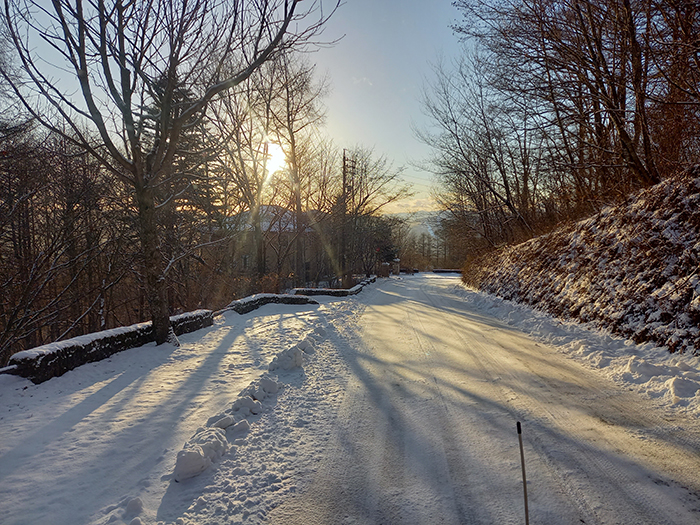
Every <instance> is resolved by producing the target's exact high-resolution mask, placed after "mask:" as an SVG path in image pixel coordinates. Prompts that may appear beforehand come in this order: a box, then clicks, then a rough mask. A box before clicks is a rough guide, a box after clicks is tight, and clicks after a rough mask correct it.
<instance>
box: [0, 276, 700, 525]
mask: <svg viewBox="0 0 700 525" xmlns="http://www.w3.org/2000/svg"><path fill="white" fill-rule="evenodd" d="M406 283H410V284H411V285H412V286H414V287H416V289H418V288H419V287H421V288H423V289H429V290H430V293H432V294H444V295H445V296H446V297H448V298H449V300H450V301H454V300H457V301H459V302H460V303H461V304H464V305H465V308H468V309H469V311H470V312H476V313H479V314H480V315H484V316H492V317H493V318H496V319H499V320H500V321H501V322H505V323H506V324H507V325H510V326H511V327H514V328H516V329H518V330H521V331H523V332H525V333H527V334H530V335H531V336H532V337H534V338H535V340H538V341H540V342H542V343H547V345H549V346H551V347H553V348H554V349H555V350H557V351H559V352H560V353H561V354H565V355H566V356H569V357H571V358H573V359H574V360H576V361H578V362H582V363H584V364H585V365H586V367H587V368H589V369H592V370H594V371H595V373H597V374H599V375H600V376H601V378H602V379H604V378H605V377H607V378H610V379H612V380H614V381H615V382H617V383H618V384H619V385H621V386H624V387H626V389H633V390H636V391H637V392H639V399H640V401H641V400H644V402H645V403H650V400H649V397H651V398H652V401H653V404H655V405H657V407H658V410H659V413H662V414H665V415H666V416H668V417H669V418H675V419H674V420H675V421H677V423H674V424H675V425H677V426H678V427H679V428H680V427H682V426H683V425H685V424H690V423H688V422H691V423H693V424H695V423H696V422H697V416H698V414H699V413H700V397H699V396H700V393H699V392H698V384H699V383H700V375H698V370H699V368H700V367H699V363H698V358H686V357H683V356H680V357H679V356H672V355H665V354H663V353H662V352H659V351H658V349H656V350H655V349H654V348H653V347H651V346H650V345H646V346H637V345H632V344H629V343H626V342H625V341H624V340H622V339H618V338H614V337H610V336H608V335H606V334H604V333H602V332H600V331H597V330H590V331H589V330H586V329H585V328H583V327H581V326H578V325H574V324H565V323H561V322H558V321H556V320H554V319H552V318H551V317H548V316H546V315H544V314H542V313H538V312H535V311H533V310H532V309H529V308H526V307H523V306H519V305H514V304H512V303H509V302H506V301H502V300H500V299H497V298H493V297H491V296H486V295H484V294H480V293H476V292H472V291H470V290H467V289H465V288H464V287H462V286H461V284H460V282H459V279H458V278H457V277H450V276H434V275H425V276H413V277H406V278H403V279H401V280H396V279H392V280H389V281H386V280H385V281H379V282H377V284H375V285H371V286H369V287H368V288H366V289H365V290H363V291H362V292H361V293H360V295H358V296H355V297H349V298H342V299H339V298H319V302H320V303H321V304H320V305H303V306H289V305H267V306H264V307H262V308H261V309H259V310H256V311H254V312H252V313H249V314H246V315H238V314H235V313H233V312H229V313H227V314H225V315H224V316H221V317H218V318H217V319H216V321H215V325H214V326H213V327H211V328H208V329H204V330H200V331H198V332H194V333H191V334H187V335H183V336H181V337H180V342H181V345H182V346H181V347H179V348H175V347H172V346H168V345H162V346H160V347H156V346H153V345H147V346H144V347H141V348H136V349H132V350H128V351H125V352H121V353H119V354H115V355H114V356H112V357H111V358H110V359H108V360H105V361H102V362H99V363H92V364H88V365H84V366H82V367H80V368H78V369H76V370H73V371H71V372H69V373H67V374H65V375H64V376H61V377H58V378H54V379H51V380H50V381H47V382H46V383H43V384H40V385H34V384H32V383H31V382H29V381H27V380H24V379H20V378H17V377H13V376H0V516H2V518H1V519H0V521H1V522H2V523H3V524H6V525H10V524H12V525H18V524H28V523H32V524H33V523H51V524H56V525H63V524H65V525H69V524H70V525H73V524H78V523H87V524H107V523H114V524H117V525H120V524H124V523H126V524H131V525H139V524H143V525H145V524H155V523H163V524H171V523H175V524H187V525H190V524H192V525H193V524H198V525H203V524H214V523H222V524H223V523H227V524H228V523H262V522H265V521H267V520H271V521H272V522H279V521H275V513H274V510H275V508H276V507H280V508H282V509H284V508H285V506H284V504H285V502H289V501H292V500H294V499H295V498H297V496H301V495H302V494H304V493H306V491H307V490H312V492H313V487H311V488H310V485H309V484H311V483H312V480H313V479H315V478H318V470H319V468H320V467H319V463H318V462H319V461H320V460H321V458H322V456H323V455H324V450H325V449H326V447H327V446H328V443H329V442H330V441H331V440H332V438H333V436H335V438H334V439H337V432H336V430H337V428H338V426H339V423H340V422H339V420H338V418H339V417H342V414H344V412H342V411H340V410H339V407H340V405H341V404H342V403H343V400H344V398H346V397H347V395H348V389H349V388H353V385H354V384H355V383H354V379H353V374H357V370H355V369H354V368H353V366H351V365H350V364H349V359H350V358H349V355H348V352H351V351H354V350H353V344H354V343H353V341H355V340H358V341H359V340H360V339H361V337H362V328H361V326H363V325H362V323H363V322H364V321H363V314H364V313H365V311H366V309H367V305H368V304H369V305H372V304H374V303H375V302H376V301H377V298H378V297H379V296H378V295H377V294H379V293H380V292H381V293H385V294H387V293H389V292H388V291H386V288H387V287H395V288H396V290H398V291H402V290H404V289H403V288H402V286H403V285H404V284H406ZM392 290H393V288H392ZM392 293H393V292H392ZM385 297H386V295H385ZM416 304H418V303H416ZM450 304H452V303H450ZM413 307H414V308H415V307H416V306H415V305H414V306H413ZM367 315H369V314H367ZM431 315H432V314H431ZM364 320H365V321H367V316H365V317H364ZM406 322H407V323H409V324H410V322H411V320H410V318H408V319H406ZM402 336H403V335H402V334H401V333H397V334H387V337H390V338H392V339H393V340H394V342H395V343H396V341H399V342H400V341H401V340H402V339H401V337H402ZM446 337H447V336H446ZM304 341H305V343H304ZM398 345H399V347H400V343H398ZM294 348H296V349H298V350H300V351H301V353H299V352H297V351H295V350H291V349H294ZM408 350H411V351H413V350H415V349H414V348H410V349H409V348H407V351H408ZM291 354H293V356H292V355H291ZM284 356H287V357H284ZM275 358H276V361H275ZM287 358H288V359H287ZM426 358H429V356H426ZM273 362H275V363H277V364H276V365H273V366H272V367H271V366H270V364H271V363H273ZM282 362H284V363H288V366H282V365H280V363H282ZM296 364H300V366H295V365H296ZM261 378H264V379H265V380H267V381H272V382H274V383H275V385H278V391H277V392H272V391H274V390H275V388H273V387H272V384H271V383H266V384H267V389H263V390H265V392H263V394H262V395H259V396H258V397H259V398H260V400H259V401H257V402H258V403H260V407H259V409H258V408H255V410H251V409H250V407H248V409H247V411H246V410H242V409H241V406H242V405H241V402H238V406H236V402H237V400H238V399H240V398H241V395H243V396H245V395H247V394H246V389H248V390H247V392H248V393H250V392H251V390H250V388H249V387H250V385H251V383H253V390H256V389H257V390H258V391H260V390H259V389H260V388H261V386H260V380H261ZM498 380H500V377H498V378H496V379H495V381H498ZM256 381H257V383H256ZM388 381H389V379H387V382H388ZM389 386H390V385H388V383H387V388H388V387H389ZM267 390H270V392H268V391H267ZM250 399H251V400H252V398H250ZM354 410H357V408H355V409H354ZM351 413H352V412H351ZM339 414H340V416H339ZM356 415H357V420H358V421H357V424H358V425H359V427H358V428H362V420H363V416H362V414H361V413H360V414H356ZM227 417H228V418H230V419H228V420H225V419H224V418H227ZM552 417H554V416H552ZM556 417H560V416H558V415H557V416H556ZM366 421H369V422H371V421H373V419H372V418H367V419H366ZM217 422H219V424H216V423H217ZM684 422H685V423H684ZM344 424H345V423H344ZM533 425H534V423H533ZM207 428H209V430H207ZM526 428H527V426H526ZM478 431H479V429H478V428H477V429H473V430H472V432H478ZM202 432H204V433H202ZM366 432H369V430H366ZM572 432H575V429H573V430H572ZM637 434H639V435H637ZM476 435H477V434H475V436H476ZM635 435H637V437H638V438H639V439H643V440H646V441H647V442H651V441H653V440H654V439H655V437H654V435H653V432H652V431H650V433H649V434H648V435H641V433H640V432H636V434H635ZM211 436H218V437H215V438H214V439H215V441H216V440H219V438H221V439H223V441H220V443H221V445H222V446H221V448H217V445H215V444H214V445H212V447H210V448H209V449H207V450H210V451H211V454H210V462H209V463H207V462H206V461H205V462H204V463H195V464H194V467H192V470H188V469H187V468H185V467H183V469H184V470H183V472H185V473H186V474H187V475H183V476H182V477H183V479H182V481H180V482H178V481H176V480H175V477H176V476H175V474H176V470H175V465H176V461H177V456H178V453H181V452H182V451H183V450H191V449H192V448H193V447H194V448H196V446H198V443H199V442H200V441H201V440H202V439H204V440H205V441H206V440H207V439H210V438H211ZM222 436H223V438H222ZM483 437H484V439H486V440H488V439H490V437H489V436H488V435H484V436H483ZM635 439H636V438H635ZM198 440H200V441H198ZM513 450H515V449H513V448H512V447H511V448H508V451H507V454H508V455H506V453H505V452H504V453H503V454H504V455H502V456H501V455H499V453H498V452H497V451H496V452H494V457H493V458H492V459H493V461H491V462H490V463H491V464H492V466H493V468H494V469H495V470H496V472H495V473H494V475H495V477H496V478H497V479H500V478H501V477H503V478H507V477H511V478H512V479H514V480H515V481H513V482H512V486H511V487H510V488H509V489H508V491H511V490H515V489H516V488H517V484H515V483H516V481H517V473H518V470H517V466H518V463H517V458H511V456H510V454H511V453H512V452H513ZM565 452H566V451H565V450H564V449H561V450H559V451H557V450H554V451H552V458H550V460H551V461H553V462H554V461H557V458H556V454H560V455H562V454H564V453H565ZM696 453H697V451H696ZM197 461H199V460H197ZM326 461H328V458H326ZM548 461H549V460H548ZM187 465H188V466H191V465H190V464H187ZM570 467H571V469H572V471H571V472H568V473H567V472H562V471H561V470H559V471H558V474H557V475H558V476H559V477H560V478H561V479H563V480H564V481H563V482H562V483H564V485H566V486H569V487H572V486H574V487H575V484H574V483H568V484H567V483H565V482H566V480H567V479H568V478H569V477H575V475H576V474H575V469H574V467H573V463H572V464H571V465H570ZM542 468H544V467H542ZM537 472H538V471H537V469H536V468H535V473H537ZM513 476H515V477H513ZM594 481H595V480H594ZM576 483H582V482H580V481H576ZM535 489H536V487H535V488H533V492H535V495H534V496H533V498H535V503H534V504H533V505H535V510H536V511H537V512H539V513H540V515H541V516H545V517H546V516H549V521H547V520H545V521H544V522H549V523H557V518H556V517H554V518H553V517H552V516H555V515H556V514H557V512H558V510H559V505H560V503H557V501H560V499H561V498H563V497H564V496H561V495H557V496H556V497H557V498H560V499H559V500H554V499H553V500H551V501H550V500H548V499H547V498H544V499H542V496H540V498H541V499H540V500H539V503H538V500H537V499H536V498H537V491H536V490H535ZM571 490H573V491H574V492H572V494H573V495H571V497H572V498H573V499H574V500H575V499H576V498H577V497H578V496H577V495H576V494H577V493H576V491H575V490H574V489H571ZM577 490H578V489H577ZM580 490H583V489H580ZM665 490H668V491H669V493H671V492H672V491H673V490H676V488H674V487H669V488H667V489H665ZM508 491H506V492H507V493H508V494H510V492H508ZM513 499H515V498H513ZM423 500H425V501H429V500H428V499H427V498H424V497H423V496H422V495H421V494H419V493H416V494H415V501H418V502H423ZM299 501H304V500H303V498H302V499H300V500H299ZM659 501H661V500H659ZM375 503H376V502H375ZM651 504H652V505H653V504H655V500H653V499H652V501H651ZM691 504H692V505H697V502H696V501H693V502H691V503H689V505H691ZM513 505H515V503H513ZM518 505H520V503H518V504H517V505H515V508H517V509H520V507H519V506H518ZM416 512H418V511H416ZM504 512H505V511H504ZM590 512H591V514H592V515H596V512H602V511H599V510H596V508H593V509H592V510H590ZM697 516H698V519H699V520H700V513H698V514H697ZM346 521H347V520H346ZM336 522H337V523H343V522H344V521H343V517H342V516H339V517H338V520H337V521H336ZM347 522H351V521H347ZM508 522H510V521H508ZM513 522H514V523H515V521H513ZM561 523H564V521H561ZM669 523H686V522H685V521H683V520H682V519H679V520H678V521H669Z"/></svg>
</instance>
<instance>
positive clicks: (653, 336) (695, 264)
mask: <svg viewBox="0 0 700 525" xmlns="http://www.w3.org/2000/svg"><path fill="white" fill-rule="evenodd" d="M698 269H700V166H696V167H695V168H693V169H689V170H687V171H686V172H685V173H683V174H681V175H679V176H676V177H673V178H670V179H668V180H665V181H664V182H662V183H660V184H658V185H656V186H654V187H652V188H649V189H647V190H645V191H642V192H640V193H639V194H638V195H635V196H633V197H630V198H629V199H628V201H627V202H625V203H624V204H622V205H620V206H616V207H609V208H606V209H604V210H602V211H601V212H600V213H598V214H597V215H596V216H594V217H592V218H590V219H588V220H585V221H582V222H579V223H577V224H574V225H570V226H568V227H565V228H563V229H561V230H558V231H555V232H553V233H551V234H549V235H544V236H542V237H539V238H536V239H532V240H530V241H528V242H525V243H523V244H520V245H518V246H514V247H509V248H506V249H504V250H502V251H501V252H498V253H496V254H493V255H491V256H489V257H488V258H486V259H484V260H482V261H477V262H476V263H474V264H473V265H472V266H470V267H469V268H467V269H465V273H464V280H465V282H466V283H467V284H468V285H470V286H472V287H474V288H476V289H479V290H482V291H485V292H487V293H490V294H495V295H498V296H500V297H503V298H506V299H510V300H513V301H516V302H523V303H526V304H529V305H532V306H535V307H536V308H538V309H541V310H543V311H546V312H549V313H552V314H554V315H556V316H558V317H560V318H563V319H575V320H579V321H582V322H589V323H592V324H594V325H596V326H598V327H602V328H605V329H608V330H611V331H612V332H614V333H617V334H620V335H623V336H625V337H629V338H631V339H632V340H634V341H635V342H637V343H641V342H652V343H654V344H655V345H658V346H659V347H663V348H664V349H666V350H668V351H670V352H686V353H696V354H697V353H698V352H700V326H699V325H700V275H698Z"/></svg>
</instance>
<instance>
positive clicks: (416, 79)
mask: <svg viewBox="0 0 700 525" xmlns="http://www.w3.org/2000/svg"><path fill="white" fill-rule="evenodd" d="M325 3H326V2H324V4H325ZM458 16H459V13H458V12H457V10H456V9H455V8H454V7H452V5H451V1H450V0H423V1H420V0H346V2H345V3H344V5H342V6H341V7H340V9H339V10H338V11H337V12H336V13H335V15H334V16H333V18H331V20H330V21H329V23H328V26H327V27H326V30H325V32H324V34H323V39H324V40H333V39H336V38H339V37H341V36H343V35H345V36H344V37H343V39H342V40H341V41H340V42H339V43H338V44H336V45H335V46H333V47H331V48H324V49H321V50H319V51H317V52H316V53H314V54H313V55H312V56H311V60H312V61H315V62H316V64H317V68H318V73H319V74H323V73H327V74H328V76H329V78H330V83H331V94H330V96H329V97H328V98H327V99H326V107H327V125H326V128H327V133H328V135H329V136H330V137H331V138H332V139H333V141H334V142H335V143H336V145H338V146H339V147H344V148H351V147H353V146H356V145H362V146H366V147H373V148H374V150H375V153H376V154H377V155H385V156H386V157H387V158H388V159H389V160H390V161H392V162H393V163H394V166H396V167H398V166H406V174H405V180H406V181H407V182H408V183H410V184H412V185H413V189H414V191H416V192H418V194H417V195H416V196H415V197H414V198H413V199H411V200H410V201H407V202H402V203H401V210H402V211H407V210H408V209H418V208H421V207H423V208H425V207H426V206H428V205H429V203H428V200H429V196H428V194H429V188H430V186H431V184H432V177H431V175H430V174H429V173H426V172H423V171H421V170H419V169H418V168H415V167H413V166H411V165H410V163H411V161H417V160H421V159H422V158H425V157H426V156H427V155H428V154H429V149H428V148H427V146H425V145H424V144H422V143H421V142H420V141H418V140H417V139H416V138H415V134H414V132H413V130H412V127H413V126H418V127H423V126H424V125H426V119H425V117H424V116H423V114H422V111H421V104H420V98H421V90H422V88H423V86H424V85H425V82H426V81H427V80H429V79H430V77H431V75H432V69H431V67H432V66H431V64H432V63H435V62H436V61H437V60H438V57H440V56H442V57H444V58H445V59H446V60H449V59H450V58H451V57H454V56H455V55H456V54H457V53H458V51H459V48H460V45H459V42H458V38H457V37H456V36H455V35H454V34H453V32H452V29H451V28H450V26H451V25H452V24H454V22H455V21H456V20H457V19H458Z"/></svg>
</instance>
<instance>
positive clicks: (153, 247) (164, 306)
mask: <svg viewBox="0 0 700 525" xmlns="http://www.w3.org/2000/svg"><path fill="white" fill-rule="evenodd" d="M135 190H136V191H135V199H136V205H137V207H138V211H139V237H140V240H141V250H142V253H143V264H144V272H145V277H146V297H147V299H148V306H149V308H150V311H151V319H152V320H153V335H154V336H155V339H156V344H158V345H160V344H163V343H165V342H172V343H174V344H177V338H176V337H175V334H174V332H173V331H172V328H171V327H170V316H169V312H168V296H167V286H166V280H165V275H164V271H163V270H164V268H163V260H162V257H161V252H160V246H159V242H158V229H157V222H156V207H155V200H154V197H153V189H152V188H150V187H147V186H144V185H136V186H135Z"/></svg>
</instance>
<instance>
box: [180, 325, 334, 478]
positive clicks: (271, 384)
mask: <svg viewBox="0 0 700 525" xmlns="http://www.w3.org/2000/svg"><path fill="white" fill-rule="evenodd" d="M325 337H326V332H325V330H324V329H323V328H322V327H317V328H316V329H315V330H314V331H313V332H312V333H311V334H309V335H308V336H307V337H305V338H304V339H302V340H301V341H300V342H299V343H297V344H295V345H294V346H292V347H290V348H288V349H286V350H283V351H282V352H280V353H278V354H277V355H276V356H275V357H274V358H273V359H272V362H271V363H270V364H269V365H268V370H269V372H268V373H266V374H265V375H263V376H262V377H261V378H259V379H256V380H255V381H253V382H252V383H251V384H250V385H249V386H247V387H246V388H245V389H243V391H242V392H241V393H240V394H239V396H238V398H237V399H236V400H235V401H234V402H233V404H232V405H231V407H230V408H229V409H228V410H226V411H225V412H223V413H219V414H216V415H214V416H212V417H210V418H209V420H208V421H207V426H206V427H200V428H199V429H197V432H195V434H194V436H192V438H191V439H189V440H188V441H187V442H186V443H185V445H184V447H183V448H182V450H181V451H180V452H178V454H177V459H176V461H175V471H174V473H173V479H174V480H175V481H176V482H180V481H183V480H185V479H188V478H192V477H194V476H197V475H199V474H201V473H202V472H204V471H205V470H207V469H208V468H209V467H210V466H212V465H213V464H214V463H216V462H217V461H218V460H219V459H221V457H222V456H223V455H224V454H226V453H235V444H236V440H238V439H239V438H241V437H242V436H243V435H245V433H247V432H248V431H249V430H250V425H251V421H250V419H251V417H252V416H255V415H258V414H260V413H261V412H262V411H263V410H264V409H265V407H266V406H271V405H272V404H274V398H275V397H276V395H277V393H278V392H279V391H280V389H281V388H282V386H283V383H282V382H280V381H279V375H277V376H275V375H272V372H275V371H279V372H288V371H293V370H295V369H298V368H301V367H302V366H303V364H304V356H305V355H307V354H309V355H310V354H313V353H314V351H315V350H314V345H315V343H317V342H319V341H321V340H322V339H323V338H325ZM266 401H267V403H266ZM231 443H233V445H232V444H231Z"/></svg>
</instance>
